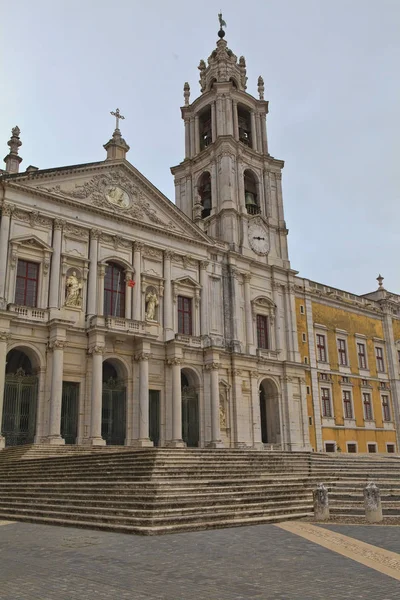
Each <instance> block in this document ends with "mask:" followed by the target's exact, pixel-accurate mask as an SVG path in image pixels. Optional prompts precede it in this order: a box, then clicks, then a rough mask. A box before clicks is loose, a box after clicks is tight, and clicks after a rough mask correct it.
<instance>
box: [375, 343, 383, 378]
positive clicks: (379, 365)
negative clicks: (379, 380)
mask: <svg viewBox="0 0 400 600" xmlns="http://www.w3.org/2000/svg"><path fill="white" fill-rule="evenodd" d="M375 356H376V369H377V371H378V373H384V372H385V361H384V359H383V348H381V347H380V346H376V347H375Z"/></svg>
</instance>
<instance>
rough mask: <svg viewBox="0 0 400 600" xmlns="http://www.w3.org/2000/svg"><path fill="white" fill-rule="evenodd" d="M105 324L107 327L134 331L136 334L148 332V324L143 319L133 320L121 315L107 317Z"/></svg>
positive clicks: (122, 330) (115, 329)
mask: <svg viewBox="0 0 400 600" xmlns="http://www.w3.org/2000/svg"><path fill="white" fill-rule="evenodd" d="M104 324H105V326H106V328H107V329H110V330H112V331H119V332H121V333H122V332H124V333H133V334H136V335H144V334H145V333H146V325H145V323H144V322H143V321H132V320H131V319H123V318H121V317H105V319H104Z"/></svg>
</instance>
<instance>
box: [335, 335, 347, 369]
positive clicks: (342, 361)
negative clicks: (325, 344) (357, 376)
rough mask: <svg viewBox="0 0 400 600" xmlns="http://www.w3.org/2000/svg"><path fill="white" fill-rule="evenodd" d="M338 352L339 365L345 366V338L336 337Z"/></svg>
mask: <svg viewBox="0 0 400 600" xmlns="http://www.w3.org/2000/svg"><path fill="white" fill-rule="evenodd" d="M337 345H338V354H339V365H342V366H345V367H346V366H347V350H346V340H343V339H338V341H337Z"/></svg>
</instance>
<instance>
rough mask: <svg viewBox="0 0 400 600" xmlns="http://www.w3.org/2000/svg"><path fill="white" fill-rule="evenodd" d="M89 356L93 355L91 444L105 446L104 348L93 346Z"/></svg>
mask: <svg viewBox="0 0 400 600" xmlns="http://www.w3.org/2000/svg"><path fill="white" fill-rule="evenodd" d="M89 354H91V355H92V395H91V416H90V443H91V445H92V446H105V445H106V441H105V440H103V438H102V437H101V413H102V404H103V354H104V346H92V347H91V348H89Z"/></svg>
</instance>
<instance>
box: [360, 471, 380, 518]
mask: <svg viewBox="0 0 400 600" xmlns="http://www.w3.org/2000/svg"><path fill="white" fill-rule="evenodd" d="M364 507H365V519H366V521H367V523H380V522H381V521H383V515H382V502H381V494H380V492H379V488H378V486H376V485H375V483H373V482H372V481H371V482H370V483H367V485H366V486H365V488H364Z"/></svg>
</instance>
